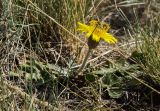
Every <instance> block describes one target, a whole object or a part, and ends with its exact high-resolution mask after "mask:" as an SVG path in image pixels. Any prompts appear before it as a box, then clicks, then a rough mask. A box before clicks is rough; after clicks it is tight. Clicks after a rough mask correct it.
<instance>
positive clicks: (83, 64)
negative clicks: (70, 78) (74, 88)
mask: <svg viewBox="0 0 160 111" xmlns="http://www.w3.org/2000/svg"><path fill="white" fill-rule="evenodd" d="M91 50H92V49H91V48H89V49H88V52H87V54H86V56H85V58H84V60H83V63H82V65H81V67H80V68H79V69H78V71H77V72H78V74H79V73H80V72H81V71H82V70H83V69H84V67H85V66H86V63H87V60H88V57H89V55H90V52H91Z"/></svg>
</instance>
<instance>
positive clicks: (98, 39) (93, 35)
mask: <svg viewBox="0 0 160 111" xmlns="http://www.w3.org/2000/svg"><path fill="white" fill-rule="evenodd" d="M92 40H94V41H96V42H99V41H100V37H99V36H98V35H97V34H94V33H93V34H92Z"/></svg>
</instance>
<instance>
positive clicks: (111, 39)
mask: <svg viewBox="0 0 160 111" xmlns="http://www.w3.org/2000/svg"><path fill="white" fill-rule="evenodd" d="M101 38H102V39H104V40H105V41H106V42H108V43H109V44H115V43H116V42H117V39H116V38H115V37H113V36H112V35H111V34H109V33H106V34H105V35H104V36H103V37H101Z"/></svg>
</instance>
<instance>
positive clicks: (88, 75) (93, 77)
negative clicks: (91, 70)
mask: <svg viewBox="0 0 160 111" xmlns="http://www.w3.org/2000/svg"><path fill="white" fill-rule="evenodd" d="M85 79H86V80H87V81H90V82H94V81H95V80H96V79H95V76H94V75H93V74H86V75H85Z"/></svg>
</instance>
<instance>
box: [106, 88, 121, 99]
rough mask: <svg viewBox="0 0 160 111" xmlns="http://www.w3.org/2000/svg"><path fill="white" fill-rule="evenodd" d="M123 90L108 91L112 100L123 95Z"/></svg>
mask: <svg viewBox="0 0 160 111" xmlns="http://www.w3.org/2000/svg"><path fill="white" fill-rule="evenodd" d="M122 92H123V90H122V89H120V88H113V89H109V90H108V94H109V96H110V97H112V98H119V97H121V95H122Z"/></svg>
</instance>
